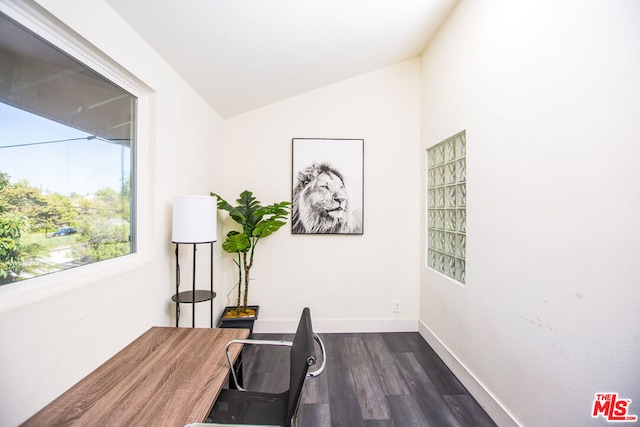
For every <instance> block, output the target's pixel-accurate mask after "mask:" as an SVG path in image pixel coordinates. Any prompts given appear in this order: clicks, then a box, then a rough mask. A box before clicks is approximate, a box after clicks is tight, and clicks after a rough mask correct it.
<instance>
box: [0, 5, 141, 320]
mask: <svg viewBox="0 0 640 427" xmlns="http://www.w3.org/2000/svg"><path fill="white" fill-rule="evenodd" d="M0 12H2V13H4V14H5V15H6V16H8V17H9V18H11V19H13V20H14V21H15V22H17V23H18V24H20V25H22V26H23V27H24V28H26V29H28V30H29V31H31V32H33V33H34V34H36V35H37V36H39V37H41V38H42V39H44V40H46V41H47V42H49V43H51V44H52V45H54V46H55V47H57V48H58V49H60V50H61V51H63V52H65V53H66V54H68V55H70V56H71V57H73V58H74V59H76V60H77V61H79V62H81V63H82V64H84V65H85V66H86V67H88V68H90V69H92V70H93V71H95V72H96V73H98V74H99V75H101V76H102V77H103V78H105V79H107V80H110V81H111V82H113V83H114V84H116V85H118V86H120V87H121V88H122V89H124V90H126V91H127V92H129V93H130V94H132V95H133V96H135V97H136V98H137V109H136V111H135V124H134V133H135V144H136V146H135V149H133V150H131V151H132V153H131V156H133V158H132V162H133V164H134V165H135V166H134V174H135V175H134V176H133V182H134V183H133V188H132V193H133V194H134V197H133V198H132V200H131V205H132V208H131V211H132V212H131V216H132V220H131V225H132V229H133V232H134V233H135V236H136V237H135V239H136V240H135V241H136V244H135V252H133V253H131V254H128V255H123V256H120V257H117V258H112V259H109V260H104V261H98V262H94V263H91V264H87V265H84V266H79V267H75V268H72V269H68V270H62V271H58V272H54V273H51V274H46V275H43V276H38V277H34V278H31V279H29V280H24V281H18V282H14V283H10V284H6V285H3V286H0V313H3V312H6V311H10V310H13V309H15V308H18V307H21V306H24V305H27V304H30V303H34V302H37V301H40V300H42V299H45V298H48V297H51V296H54V295H58V294H61V293H64V292H67V291H69V290H72V289H76V288H79V287H82V286H85V285H88V284H91V283H95V282H96V281H100V280H104V279H107V278H109V277H113V276H115V275H119V274H122V273H124V272H126V271H131V270H133V269H137V268H140V267H142V266H144V265H147V264H149V263H151V262H152V261H153V260H152V258H151V256H152V253H151V251H150V249H149V248H151V247H152V241H151V239H152V233H151V232H150V225H151V224H152V217H151V211H150V209H149V206H150V194H149V193H150V192H149V190H148V189H149V188H150V185H149V183H150V177H151V163H150V155H149V153H150V143H151V131H150V130H151V129H152V121H153V120H152V119H153V104H152V98H153V91H152V89H151V88H150V87H149V86H147V85H146V84H145V83H143V82H142V81H141V80H140V79H138V78H137V77H135V76H134V75H133V74H132V73H130V72H129V71H127V70H126V69H124V68H123V67H122V66H121V65H119V64H118V63H116V62H115V61H114V60H112V59H111V58H109V57H108V56H107V55H106V54H105V53H103V52H102V51H100V50H99V49H98V48H97V47H95V46H94V45H92V44H91V43H90V42H88V41H87V40H86V39H84V38H83V37H82V36H80V35H79V34H77V33H76V32H75V31H73V30H72V29H71V28H69V27H68V26H66V25H65V24H63V23H62V22H61V21H60V20H58V19H57V18H55V17H54V16H53V15H51V14H50V13H49V12H47V11H46V10H44V9H43V8H41V7H40V6H38V5H36V4H33V3H26V2H21V3H18V4H16V3H15V2H11V1H10V0H0Z"/></svg>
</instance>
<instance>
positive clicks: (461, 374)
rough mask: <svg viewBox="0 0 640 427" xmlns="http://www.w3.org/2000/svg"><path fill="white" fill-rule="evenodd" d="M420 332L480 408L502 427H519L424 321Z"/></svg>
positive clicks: (420, 326)
mask: <svg viewBox="0 0 640 427" xmlns="http://www.w3.org/2000/svg"><path fill="white" fill-rule="evenodd" d="M418 332H419V333H420V335H422V337H423V338H424V339H425V340H426V341H427V343H429V345H430V346H431V348H433V350H434V351H435V352H436V353H437V354H438V356H440V358H441V359H442V361H443V362H444V363H445V365H447V367H448V368H449V369H451V371H452V372H453V374H454V375H455V376H456V377H457V378H458V379H459V380H460V382H461V383H462V384H463V385H464V386H465V387H466V389H467V390H468V391H469V393H470V394H471V395H472V396H473V397H474V399H476V401H478V403H479V404H480V406H482V407H483V408H484V410H485V411H486V412H487V414H489V416H490V417H491V418H492V419H493V421H495V423H496V424H498V425H499V426H500V427H518V426H519V424H518V422H517V421H516V420H515V419H514V418H513V417H512V416H511V414H509V412H508V411H507V410H506V409H505V408H504V407H502V405H501V404H500V403H499V402H498V401H497V400H496V399H495V398H494V397H493V395H491V393H490V392H489V391H488V390H487V389H486V388H485V387H484V386H483V385H482V383H481V382H480V381H478V379H477V378H476V377H474V376H473V374H472V373H471V372H469V370H468V369H467V368H466V367H465V366H464V365H463V364H462V363H461V362H460V361H459V360H458V359H457V358H456V357H455V355H453V354H452V353H451V352H450V351H449V349H448V348H447V347H446V346H445V345H444V344H443V343H442V342H441V341H440V340H439V339H438V337H437V336H436V335H435V334H434V333H433V332H432V331H431V330H430V329H429V328H428V327H427V325H425V324H424V323H423V322H422V321H420V322H419V324H418Z"/></svg>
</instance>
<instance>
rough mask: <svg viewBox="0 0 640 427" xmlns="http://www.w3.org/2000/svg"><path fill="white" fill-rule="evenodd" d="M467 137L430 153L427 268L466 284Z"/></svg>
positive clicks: (444, 143)
mask: <svg viewBox="0 0 640 427" xmlns="http://www.w3.org/2000/svg"><path fill="white" fill-rule="evenodd" d="M466 155H467V135H466V131H462V132H460V133H458V134H456V135H454V136H452V137H450V138H448V139H445V140H444V141H442V142H441V143H439V144H437V145H434V146H433V147H431V148H429V149H428V150H427V163H428V167H427V203H428V206H427V246H428V247H427V265H428V266H429V267H430V268H432V269H434V270H436V271H438V272H440V273H442V274H444V275H446V276H449V277H451V278H452V279H455V280H457V281H458V282H460V283H465V259H466V247H467V160H466Z"/></svg>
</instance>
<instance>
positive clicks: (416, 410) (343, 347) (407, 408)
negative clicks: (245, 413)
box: [243, 332, 496, 427]
mask: <svg viewBox="0 0 640 427" xmlns="http://www.w3.org/2000/svg"><path fill="white" fill-rule="evenodd" d="M320 336H321V338H322V340H323V341H324V344H325V347H326V351H327V369H326V371H325V372H324V373H323V374H322V375H321V376H319V377H317V378H313V379H310V380H307V381H306V382H305V385H304V388H303V391H302V402H301V405H300V410H299V415H298V424H299V425H300V426H302V427H325V426H333V427H341V426H349V427H357V426H363V427H408V426H411V427H413V426H416V427H420V426H434V427H449V426H453V427H466V426H469V427H489V426H496V424H495V423H494V422H493V421H492V420H491V418H490V417H489V416H488V415H487V414H486V412H485V411H484V410H483V409H482V407H481V406H480V405H479V404H478V403H477V402H476V401H475V400H474V399H473V397H472V396H471V395H470V394H469V393H468V392H467V390H466V389H465V388H464V386H463V385H462V384H461V383H460V382H459V381H458V379H457V378H456V377H455V376H454V375H453V374H452V373H451V371H450V370H449V369H448V368H447V366H446V365H445V364H444V363H443V362H442V360H441V359H440V358H439V357H438V356H437V355H436V353H435V352H434V351H433V349H432V348H431V347H430V346H429V345H428V344H427V342H426V341H425V340H424V339H423V338H422V337H421V336H420V335H419V334H418V333H417V332H403V333H365V334H320ZM253 337H254V338H255V339H292V335H280V334H254V336H253ZM243 352H244V353H243V354H244V356H243V360H244V382H245V385H246V386H247V387H248V388H249V389H252V390H261V391H268V392H277V391H283V390H286V389H287V387H288V369H289V368H288V349H286V348H281V347H272V346H248V347H245V349H244V350H243Z"/></svg>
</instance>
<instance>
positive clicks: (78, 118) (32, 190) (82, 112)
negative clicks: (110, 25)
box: [0, 13, 137, 285]
mask: <svg viewBox="0 0 640 427" xmlns="http://www.w3.org/2000/svg"><path fill="white" fill-rule="evenodd" d="M136 109H137V98H136V97H135V96H134V95H132V94H131V93H129V92H128V91H126V90H124V89H122V88H121V87H119V86H118V85H116V84H114V83H112V81H111V80H110V79H107V78H105V77H104V76H102V75H100V74H99V73H97V72H96V71H94V70H93V69H91V68H89V67H87V66H85V65H84V64H83V63H81V62H80V61H78V60H76V59H74V58H73V57H71V56H70V55H68V54H67V53H65V52H63V51H62V50H60V49H58V48H57V47H55V46H54V45H52V44H50V43H48V42H46V41H45V40H43V39H42V38H40V37H38V36H37V35H35V34H34V33H32V32H30V31H29V30H27V29H26V28H24V27H22V26H21V25H19V24H18V23H16V22H15V21H13V20H12V19H10V18H9V17H7V16H6V15H4V14H2V13H0V285H4V284H7V283H12V282H16V281H20V280H24V279H28V278H31V277H37V276H40V275H43V274H48V273H52V272H56V271H60V270H64V269H68V268H72V267H77V266H81V265H86V264H90V263H94V262H98V261H102V260H106V259H111V258H115V257H119V256H122V255H127V254H130V253H133V252H135V251H136V233H135V226H134V224H135V203H134V200H135V178H134V177H135V176H136V175H135V161H134V160H135V148H136V145H135V129H136V126H135V123H136Z"/></svg>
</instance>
